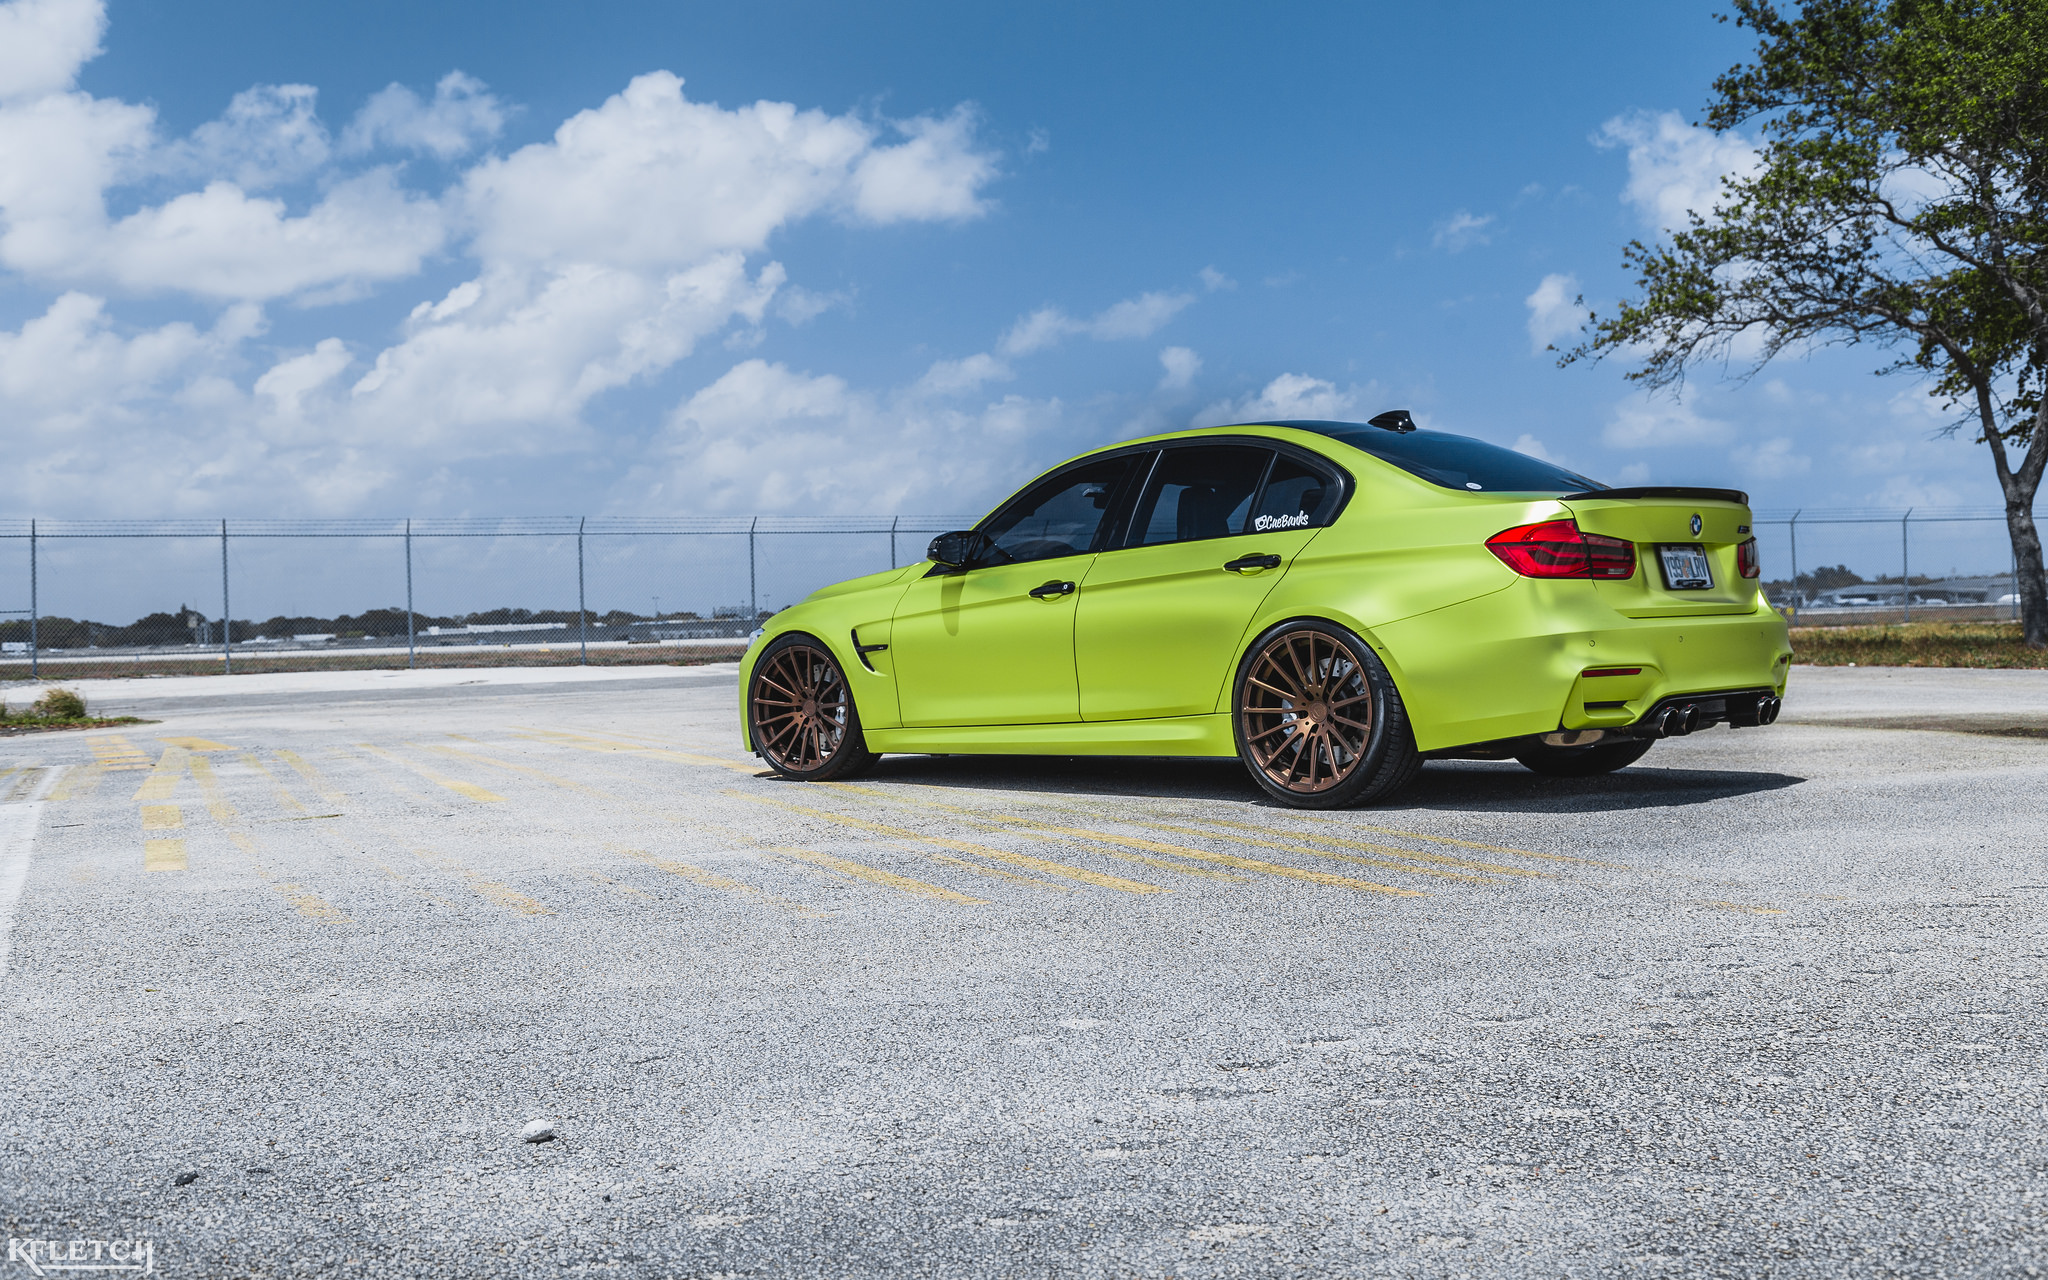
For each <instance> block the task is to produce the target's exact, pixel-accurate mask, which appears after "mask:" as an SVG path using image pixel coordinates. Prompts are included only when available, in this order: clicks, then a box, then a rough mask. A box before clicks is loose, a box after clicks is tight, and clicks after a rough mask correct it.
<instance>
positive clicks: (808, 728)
mask: <svg viewBox="0 0 2048 1280" xmlns="http://www.w3.org/2000/svg"><path fill="white" fill-rule="evenodd" d="M747 731H748V733H749V734H750V735H751V736H752V738H753V740H754V749H755V750H756V751H758V752H760V753H761V758H762V759H763V760H766V761H767V762H768V767H769V768H771V769H773V770H775V772H777V773H779V774H781V775H782V776H783V777H785V778H793V779H796V780H797V781H800V782H826V781H829V780H831V779H833V778H845V777H849V776H851V775H853V774H855V773H858V772H860V771H861V770H863V769H865V768H867V767H868V766H869V765H871V764H873V763H874V762H875V760H876V758H877V757H876V756H875V754H874V753H873V752H871V751H869V750H868V744H867V740H866V739H865V738H864V737H862V736H861V731H860V712H859V710H858V709H856V708H855V707H854V705H853V691H852V690H850V689H848V688H847V687H846V674H845V672H843V671H842V670H840V667H839V662H838V660H837V659H836V658H834V657H833V656H832V653H831V650H829V649H827V648H826V647H825V646H824V645H823V644H822V643H820V642H819V641H817V640H814V639H812V638H811V637H810V636H806V635H801V634H795V633H792V634H790V635H786V636H782V637H780V638H778V639H777V640H775V641H774V642H773V643H772V644H770V645H769V646H768V648H767V649H766V650H765V651H764V652H763V653H762V654H761V659H760V661H758V662H756V663H755V664H754V674H753V678H752V680H751V681H750V682H749V683H748V687H747Z"/></svg>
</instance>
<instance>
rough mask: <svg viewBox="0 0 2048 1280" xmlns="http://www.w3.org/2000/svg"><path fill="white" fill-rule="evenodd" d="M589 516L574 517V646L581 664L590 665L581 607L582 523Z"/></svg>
mask: <svg viewBox="0 0 2048 1280" xmlns="http://www.w3.org/2000/svg"><path fill="white" fill-rule="evenodd" d="M589 518H590V517H588V516H578V517H576V648H577V650H578V651H579V652H580V653H581V655H582V657H581V659H580V661H581V664H582V665H583V666H586V667H587V666H589V665H590V627H589V624H588V623H587V622H586V621H585V619H586V618H587V617H588V616H589V615H588V614H586V613H585V612H584V608H583V525H584V522H585V521H587V520H588V519H589Z"/></svg>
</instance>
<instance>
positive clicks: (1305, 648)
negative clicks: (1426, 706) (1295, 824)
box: [1237, 628, 1373, 795]
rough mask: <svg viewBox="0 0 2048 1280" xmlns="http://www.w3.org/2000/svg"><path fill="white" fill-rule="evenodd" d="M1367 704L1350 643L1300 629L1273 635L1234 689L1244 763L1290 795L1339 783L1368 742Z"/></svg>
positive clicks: (1368, 692)
mask: <svg viewBox="0 0 2048 1280" xmlns="http://www.w3.org/2000/svg"><path fill="white" fill-rule="evenodd" d="M1372 705H1373V691H1372V686H1371V684H1370V683H1369V682H1368V680H1367V676H1366V670H1365V667H1364V665H1363V664H1361V663H1360V661H1359V659H1358V655H1357V654H1355V653H1353V652H1352V650H1351V646H1350V645H1348V644H1346V643H1345V642H1344V641H1342V640H1340V639H1338V638H1337V637H1336V636H1334V635H1331V634H1329V633H1328V632H1326V631H1321V630H1309V629H1306V628H1304V629H1301V630H1296V631H1286V632H1283V633H1281V634H1280V635H1277V636H1274V637H1273V638H1272V639H1271V640H1269V641H1268V642H1267V643H1266V646H1265V648H1263V649H1261V650H1260V651H1259V653H1258V655H1257V656H1256V657H1254V658H1253V659H1252V662H1251V667H1250V669H1249V670H1247V671H1246V672H1245V678H1244V681H1243V683H1242V687H1241V688H1240V690H1239V692H1238V710H1237V715H1238V729H1239V732H1240V734H1241V735H1242V741H1243V743H1244V746H1245V751H1246V753H1247V754H1248V755H1249V756H1250V757H1251V758H1250V760H1249V762H1248V763H1250V764H1251V765H1252V767H1253V768H1254V769H1256V770H1257V771H1258V772H1259V773H1261V774H1263V775H1264V777H1265V779H1266V780H1267V781H1268V782H1270V783H1271V784H1272V785H1273V786H1274V787H1276V788H1278V789H1279V790H1283V791H1286V792H1289V793H1291V794H1295V795H1317V794H1319V793H1321V792H1325V791H1329V790H1331V789H1332V788H1334V787H1338V786H1340V785H1342V784H1343V783H1344V782H1345V781H1346V780H1348V779H1349V778H1350V777H1351V775H1352V774H1353V773H1354V772H1356V771H1357V769H1358V767H1359V765H1360V764H1361V763H1362V762H1363V761H1364V759H1365V756H1366V752H1367V750H1368V748H1369V747H1370V745H1371V742H1372Z"/></svg>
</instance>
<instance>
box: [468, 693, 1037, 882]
mask: <svg viewBox="0 0 2048 1280" xmlns="http://www.w3.org/2000/svg"><path fill="white" fill-rule="evenodd" d="M450 736H459V735H450ZM517 736H519V737H525V738H532V739H534V740H536V741H541V742H546V743H550V744H551V745H555V746H564V747H573V748H576V749H578V750H584V751H596V752H599V753H601V754H608V755H620V754H647V753H646V752H633V751H622V750H620V749H619V748H615V747H608V746H603V745H586V744H584V743H579V742H575V741H556V740H555V739H557V738H563V737H566V736H567V735H560V734H555V733H552V732H547V733H542V732H535V733H532V734H527V733H521V734H518V735H517ZM464 741H470V742H474V741H475V739H471V738H465V739H464ZM430 749H432V750H438V751H443V752H451V753H454V754H457V755H460V756H462V757H463V758H465V759H470V760H475V761H477V762H479V763H484V764H490V765H493V766H495V767H497V768H500V769H508V770H511V771H513V772H516V773H525V774H529V775H531V776H534V777H539V778H542V779H543V780H545V781H548V782H552V783H554V784H555V785H557V786H562V787H567V788H569V789H571V790H575V791H580V792H583V793H585V794H587V795H590V796H593V797H595V798H597V799H600V800H605V801H608V802H612V803H621V804H626V805H630V806H631V807H633V808H635V809H638V810H640V811H642V812H645V813H650V814H652V815H654V816H655V817H658V818H660V819H661V820H662V821H664V822H669V823H673V824H675V825H677V826H682V827H685V828H690V829H694V830H714V831H715V830H718V828H717V827H716V826H715V824H709V823H703V822H692V821H686V820H684V819H682V818H678V817H676V816H675V815H673V814H668V813H663V812H662V811H660V810H659V809H655V808H653V807H652V806H649V805H645V804H642V803H640V802H639V801H636V800H633V799H630V798H628V797H624V796H618V795H614V794H613V793H611V792H608V791H603V790H601V789H599V788H597V787H592V786H589V785H587V784H585V783H581V782H575V781H573V780H571V779H568V778H563V777H558V776H556V775H554V774H551V773H548V772H546V771H544V770H540V769H534V768H532V767H531V766H528V765H515V764H512V763H510V762H508V761H503V760H492V759H490V758H489V757H488V756H483V755H479V754H477V753H474V752H467V751H462V750H460V749H459V748H456V747H432V748H430ZM660 754H664V755H669V756H676V757H683V758H685V759H686V762H687V763H692V764H698V763H712V764H716V763H722V762H719V761H715V760H711V759H710V758H709V757H685V756H684V753H682V752H665V753H660ZM747 772H749V773H751V772H753V771H752V770H747ZM727 834H729V835H731V836H733V838H736V839H738V840H741V841H742V842H744V843H747V844H751V845H754V846H756V847H758V848H761V849H764V850H767V851H768V852H770V853H774V854H777V855H779V856H782V857H785V858H789V859H792V860H794V861H797V862H802V863H807V864H809V865H811V866H816V867H823V868H825V869H827V870H830V871H835V872H838V873H839V874H841V875H844V876H850V877H852V878H853V879H856V880H865V881H867V882H869V883H871V884H878V885H882V886H884V887H885V888H890V889H895V890H898V891H899V892H903V893H909V894H912V895H915V896H917V897H924V898H937V899H940V900H942V901H948V902H960V903H966V904H970V905H975V906H985V905H987V904H986V901H985V900H984V899H981V898H973V897H969V896H967V895H966V894H962V893H955V892H954V891H953V890H951V889H946V888H942V887H940V886H938V885H935V884H927V883H925V882H924V881H922V880H916V879H912V878H911V877H909V876H903V875H898V874H896V873H895V872H893V871H884V870H882V869H881V868H879V867H870V866H868V865H867V864H865V863H860V862H855V861H853V860H851V859H849V858H838V857H834V856H833V855H831V854H825V853H818V852H815V851H814V850H810V849H797V848H791V847H789V846H786V845H771V844H768V843H767V842H765V841H761V840H756V839H754V838H753V837H751V836H745V835H741V834H739V833H727ZM625 852H626V854H627V856H638V855H637V854H635V853H633V852H632V851H630V850H628V851H625ZM948 861H957V860H955V859H948ZM656 865H660V864H656ZM961 865H962V866H969V867H970V868H971V869H972V870H975V871H979V872H982V873H984V874H989V875H1002V874H1004V873H1001V872H997V871H994V870H992V869H990V868H986V867H972V866H971V864H967V863H961ZM684 868H689V870H688V871H686V870H684ZM661 869H662V870H664V871H669V872H671V873H672V874H675V875H682V876H684V877H685V878H690V873H691V872H692V871H700V870H701V869H699V868H690V867H689V864H688V863H681V862H678V863H675V864H674V865H673V866H661ZM702 874H704V875H707V876H712V875H716V873H715V872H702ZM1008 878H1012V879H1019V880H1022V879H1025V877H1022V876H1016V877H1008ZM700 883H707V884H708V883H709V882H708V881H704V882H700ZM733 883H734V884H738V883H739V882H738V881H734V882H733ZM1027 883H1040V882H1037V881H1027ZM714 887H720V886H714ZM1042 887H1044V888H1049V889H1057V888H1058V887H1059V886H1056V885H1043V886H1042ZM762 896H763V897H768V895H766V894H763V895H762ZM769 900H770V901H774V902H776V903H777V905H783V904H782V903H781V900H779V899H774V898H770V899H769ZM806 910H808V909H806ZM820 914H824V913H820Z"/></svg>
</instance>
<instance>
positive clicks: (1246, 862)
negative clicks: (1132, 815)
mask: <svg viewBox="0 0 2048 1280" xmlns="http://www.w3.org/2000/svg"><path fill="white" fill-rule="evenodd" d="M863 790H866V789H865V788H864V789H863ZM884 794H886V793H884ZM910 803H918V802H916V801H912V802H910ZM931 807H934V808H940V809H958V810H959V811H960V812H962V813H971V814H974V816H976V817H977V818H979V819H980V820H981V821H983V822H988V823H1001V824H1003V825H1006V826H1013V827H1017V828H1019V829H1021V830H1023V831H1024V832H1025V833H1026V834H1027V835H1038V836H1042V837H1048V838H1049V837H1050V836H1066V837H1069V838H1071V839H1076V840H1089V841H1094V842H1097V843H1101V844H1113V845H1121V846H1123V847H1124V848H1127V849H1144V850H1147V851H1149V852H1152V853H1165V854H1171V855H1172V856H1174V857H1176V858H1193V859H1198V860H1200V861H1203V862H1213V863H1217V864H1220V865H1222V866H1227V867H1235V868H1236V869H1238V870H1240V871H1256V872H1260V873H1262V874H1265V875H1269V876H1283V877H1285V878H1287V879H1290V880H1307V881H1310V882H1311V883H1314V884H1322V885H1330V886H1332V887H1339V886H1341V887H1343V888H1346V889H1363V890H1366V891H1368V892H1372V893H1385V894H1391V895H1393V896H1395V897H1398V898H1424V897H1428V896H1429V895H1428V894H1427V893H1425V892H1424V891H1423V890H1421V889H1402V888H1397V887H1396V886H1394V885H1390V884H1379V883H1377V882H1375V881H1372V880H1359V879H1357V878H1355V877H1352V876H1339V875H1332V874H1331V873H1329V872H1327V871H1311V870H1308V869H1306V868H1303V867H1290V866H1287V865H1286V864H1284V863H1279V862H1266V861H1263V860H1261V859H1258V858H1240V857H1237V856H1236V855H1234V854H1228V853H1211V852H1209V851H1208V850H1206V849H1190V848H1188V847H1186V846H1185V845H1177V844H1162V843H1160V842H1159V841H1157V840H1145V839H1141V838H1139V837H1136V836H1119V835H1112V834H1110V833H1109V832H1106V831H1088V830H1085V829H1082V828H1078V827H1061V826H1055V825H1053V824H1051V823H1045V822H1038V821H1036V820H1034V819H1031V818H1020V817H1017V816H1015V815H1013V814H999V813H980V812H977V811H975V810H971V809H962V808H960V806H957V805H933V806H931Z"/></svg>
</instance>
